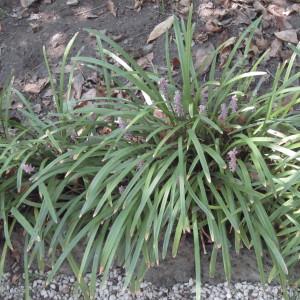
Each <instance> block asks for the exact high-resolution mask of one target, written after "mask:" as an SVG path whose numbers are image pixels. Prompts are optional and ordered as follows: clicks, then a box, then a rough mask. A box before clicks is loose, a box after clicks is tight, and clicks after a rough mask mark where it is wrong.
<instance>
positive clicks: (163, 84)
mask: <svg viewBox="0 0 300 300" xmlns="http://www.w3.org/2000/svg"><path fill="white" fill-rule="evenodd" d="M158 85H159V89H160V91H161V93H162V94H163V96H164V97H165V98H168V82H167V80H166V79H165V78H162V79H161V80H160V81H159V82H158Z"/></svg>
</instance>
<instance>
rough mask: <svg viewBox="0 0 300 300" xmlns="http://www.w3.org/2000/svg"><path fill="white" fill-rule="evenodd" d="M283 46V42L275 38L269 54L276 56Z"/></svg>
mask: <svg viewBox="0 0 300 300" xmlns="http://www.w3.org/2000/svg"><path fill="white" fill-rule="evenodd" d="M281 47H282V42H281V41H280V40H279V39H274V41H273V42H272V44H271V46H270V53H269V56H270V57H276V56H277V55H278V53H279V51H280V50H281Z"/></svg>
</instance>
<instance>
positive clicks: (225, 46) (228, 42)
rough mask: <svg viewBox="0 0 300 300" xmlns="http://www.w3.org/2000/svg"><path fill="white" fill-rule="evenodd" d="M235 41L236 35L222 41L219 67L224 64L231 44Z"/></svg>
mask: <svg viewBox="0 0 300 300" xmlns="http://www.w3.org/2000/svg"><path fill="white" fill-rule="evenodd" d="M235 41H236V37H234V36H233V37H231V38H230V39H228V40H226V41H225V42H224V43H223V45H222V48H221V49H220V67H221V68H222V67H223V66H224V65H225V63H226V61H227V58H228V56H229V54H230V53H231V49H232V45H233V44H234V43H235Z"/></svg>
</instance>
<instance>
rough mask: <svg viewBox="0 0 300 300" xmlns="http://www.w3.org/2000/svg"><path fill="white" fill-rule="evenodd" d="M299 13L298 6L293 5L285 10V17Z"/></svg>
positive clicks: (299, 5) (299, 7) (299, 6)
mask: <svg viewBox="0 0 300 300" xmlns="http://www.w3.org/2000/svg"><path fill="white" fill-rule="evenodd" d="M294 12H295V13H300V4H293V5H291V6H289V7H288V8H287V9H286V15H287V16H289V15H290V14H292V13H294Z"/></svg>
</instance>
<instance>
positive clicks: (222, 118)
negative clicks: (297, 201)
mask: <svg viewBox="0 0 300 300" xmlns="http://www.w3.org/2000/svg"><path fill="white" fill-rule="evenodd" d="M227 116H228V107H227V105H226V103H222V104H221V111H220V114H219V118H218V119H219V120H220V121H221V122H225V121H226V119H227Z"/></svg>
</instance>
